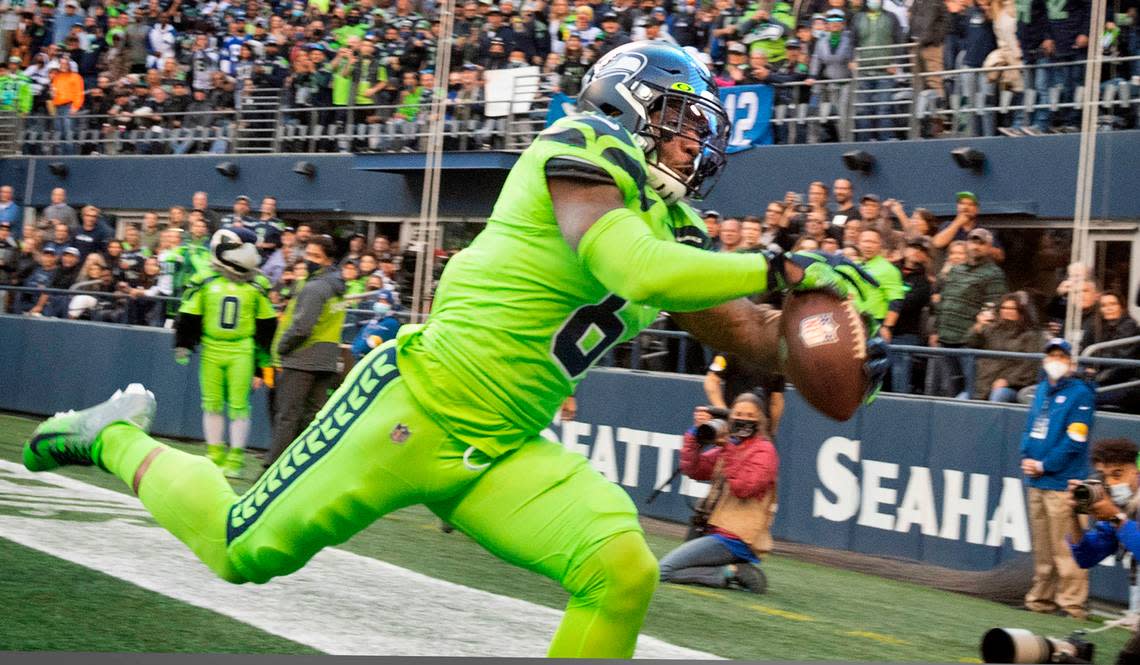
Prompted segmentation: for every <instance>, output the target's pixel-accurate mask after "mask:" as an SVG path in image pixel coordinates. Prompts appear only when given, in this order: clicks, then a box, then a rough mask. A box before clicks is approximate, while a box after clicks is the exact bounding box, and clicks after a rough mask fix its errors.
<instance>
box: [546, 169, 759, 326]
mask: <svg viewBox="0 0 1140 665" xmlns="http://www.w3.org/2000/svg"><path fill="white" fill-rule="evenodd" d="M547 183H548V187H549V189H550V197H551V200H552V201H553V203H554V215H555V217H556V218H557V220H558V226H559V228H560V229H561V231H562V235H563V236H564V237H565V238H566V241H567V242H568V243H569V244H570V247H571V248H573V249H574V250H575V251H577V253H578V256H579V258H580V259H581V260H582V262H583V263H584V264H585V265H586V267H587V268H588V269H589V270H590V272H591V273H592V274H593V275H594V277H596V278H597V279H598V281H599V282H601V283H602V284H603V285H604V286H605V287H606V288H607V289H609V290H610V291H612V292H613V293H616V294H617V295H619V296H621V297H622V298H625V299H626V300H629V301H632V302H636V303H640V304H644V305H650V306H653V307H657V308H660V309H666V310H670V311H680V312H684V311H695V310H703V309H708V308H709V307H713V306H715V305H718V304H720V303H723V302H726V301H729V300H733V299H735V298H741V297H743V296H748V295H752V294H755V293H761V292H763V291H764V290H765V289H766V288H767V285H768V271H767V267H768V264H767V261H766V260H765V259H764V257H763V256H761V255H759V254H716V253H713V252H706V251H704V250H701V249H697V248H695V247H689V246H687V245H682V244H679V243H677V242H674V241H672V240H662V239H660V238H657V237H655V236H654V235H653V234H652V232H651V231H650V229H649V226H647V225H646V223H645V221H644V220H643V219H642V218H641V217H640V216H639V215H638V214H637V213H636V212H634V211H633V210H630V209H629V208H627V207H626V203H625V200H624V199H623V198H622V195H621V192H620V191H619V190H618V188H617V186H615V185H614V184H612V183H605V182H599V181H598V180H586V179H582V178H566V177H551V178H548V180H547Z"/></svg>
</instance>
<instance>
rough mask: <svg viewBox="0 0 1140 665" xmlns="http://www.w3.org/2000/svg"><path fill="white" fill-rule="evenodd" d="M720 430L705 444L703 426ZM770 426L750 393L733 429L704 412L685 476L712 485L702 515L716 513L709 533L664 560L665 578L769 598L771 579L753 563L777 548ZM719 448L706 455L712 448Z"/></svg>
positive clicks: (692, 432) (698, 416)
mask: <svg viewBox="0 0 1140 665" xmlns="http://www.w3.org/2000/svg"><path fill="white" fill-rule="evenodd" d="M701 425H712V426H713V427H711V428H710V427H706V428H703V429H702V431H703V432H708V431H709V430H710V429H712V430H714V431H715V432H716V433H715V439H714V440H708V439H707V438H705V437H702V439H698V428H699V427H700V426H701ZM767 431H768V422H767V419H766V418H765V417H764V409H763V405H762V404H761V402H760V399H759V398H757V397H756V396H755V395H753V394H752V393H744V394H743V395H740V396H739V397H737V398H736V401H735V402H733V404H732V413H731V416H730V419H729V421H728V423H727V424H723V425H721V424H719V423H717V421H711V420H710V417H709V413H708V411H707V410H706V409H698V410H697V412H696V413H695V414H694V417H693V427H692V428H691V429H689V431H687V432H685V444H684V447H682V448H681V471H682V472H683V473H684V474H685V475H686V476H688V477H690V478H692V479H693V480H710V481H712V487H711V488H710V489H709V494H708V496H707V497H706V498H705V500H704V501H703V502H702V503H701V507H700V508H699V509H698V512H700V513H703V514H704V515H707V516H708V521H707V526H705V528H704V530H703V532H704V534H705V535H702V536H700V537H699V538H695V539H693V540H690V541H688V542H686V543H685V544H683V545H681V546H680V547H678V548H677V549H675V550H673V551H672V552H670V553H668V554H666V555H665V557H664V558H663V559H661V562H660V567H661V581H662V582H674V583H677V584H703V585H705V586H711V587H718V588H725V587H727V586H729V585H730V584H731V583H733V582H735V583H737V584H739V585H740V586H742V587H744V588H745V589H748V590H749V591H752V592H754V593H764V592H765V591H766V590H767V587H768V582H767V580H766V579H765V577H764V573H763V572H762V571H761V570H760V569H759V568H758V567H756V566H754V565H753V564H755V563H759V562H760V558H759V556H758V555H760V554H765V553H767V552H769V551H770V550H771V549H772V533H771V526H772V518H773V516H774V514H775V511H776V471H777V468H778V466H779V459H778V458H777V456H776V448H775V446H773V445H772V442H771V441H770V440H769V438H768V434H767ZM709 444H714V445H712V447H711V448H709V449H708V450H706V451H703V452H702V450H701V449H702V447H703V446H704V445H709Z"/></svg>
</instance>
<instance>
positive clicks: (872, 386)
mask: <svg viewBox="0 0 1140 665" xmlns="http://www.w3.org/2000/svg"><path fill="white" fill-rule="evenodd" d="M868 318H870V317H864V320H866V319H868ZM872 320H873V319H872ZM867 330H868V332H870V330H871V329H870V328H868V329H867ZM890 369H891V358H890V356H889V355H887V343H886V341H885V340H883V338H882V337H879V336H878V335H875V336H874V337H868V338H867V360H866V361H865V362H864V363H863V371H864V372H866V373H867V394H866V396H865V397H864V398H863V403H864V404H870V403H871V402H874V401H875V398H876V397H878V396H879V391H880V390H882V388H883V380H884V379H886V378H887V372H888V371H890Z"/></svg>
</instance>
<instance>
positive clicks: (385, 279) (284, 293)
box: [0, 186, 409, 341]
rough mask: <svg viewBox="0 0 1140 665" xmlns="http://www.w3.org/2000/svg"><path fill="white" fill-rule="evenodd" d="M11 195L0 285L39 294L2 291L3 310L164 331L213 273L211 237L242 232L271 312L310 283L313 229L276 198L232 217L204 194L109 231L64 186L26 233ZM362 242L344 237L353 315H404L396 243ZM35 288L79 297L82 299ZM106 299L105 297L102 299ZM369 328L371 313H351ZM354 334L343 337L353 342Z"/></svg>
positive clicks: (1, 217) (404, 279)
mask: <svg viewBox="0 0 1140 665" xmlns="http://www.w3.org/2000/svg"><path fill="white" fill-rule="evenodd" d="M11 199H12V189H11V187H9V186H4V187H0V284H4V285H11V286H20V287H30V288H34V289H37V291H22V292H15V291H12V292H5V291H0V312H10V313H13V314H23V315H28V316H46V317H57V318H68V319H73V320H91V321H101V322H107V323H128V324H132V325H146V326H167V325H169V321H170V320H171V319H172V318H173V317H175V316H176V314H177V311H178V298H179V297H180V295H181V292H182V289H183V286H184V285H185V284H187V283H188V282H189V280H190V279H191V278H192V277H193V276H195V275H196V274H199V273H203V272H207V271H210V270H211V265H210V257H211V253H210V238H211V236H212V234H213V232H214V231H216V230H217V229H220V228H232V227H235V226H240V227H245V228H247V229H249V230H251V231H253V232H254V233H256V234H257V237H258V243H257V246H258V249H259V250H260V252H261V257H262V263H261V272H262V273H263V274H264V275H265V276H266V278H268V280H269V283H270V284H271V285H272V290H271V291H270V292H269V297H270V300H272V301H273V303H274V305H276V306H278V307H279V308H281V309H284V307H285V305H286V304H287V303H288V302H289V300H290V298H292V297H293V296H294V295H295V294H296V290H297V287H298V285H300V284H301V283H303V282H304V280H305V278H306V277H307V270H308V269H307V268H306V263H305V258H304V249H305V245H306V243H307V241H308V240H309V238H310V237H312V236H313V226H312V225H311V224H304V223H302V224H297V225H296V226H295V227H293V226H287V225H286V224H285V223H284V222H282V221H281V220H280V219H279V218H278V217H277V208H276V204H277V202H276V199H274V198H273V197H271V196H267V197H264V198H263V199H262V200H261V203H260V206H259V208H258V210H257V211H256V212H254V211H253V210H252V208H251V205H250V203H251V202H250V199H249V197H247V196H239V197H237V199H236V200H235V201H234V202H233V205H232V208H231V210H230V211H229V212H228V213H225V214H219V212H218V211H217V210H215V209H213V208H211V207H210V203H209V200H208V196H207V194H206V193H205V192H197V193H195V194H194V195H193V197H192V198H191V202H190V205H189V206H181V205H176V206H173V207H171V208H169V209H168V210H166V211H163V213H162V214H160V213H158V212H146V213H144V214H143V217H142V220H141V223H138V224H134V223H118V224H111V223H110V222H109V221H108V219H107V218H106V217H105V216H104V215H103V214H102V212H101V211H100V210H99V209H98V208H96V207H95V206H91V205H87V206H83V207H82V208H81V209H80V210H79V212H78V214H77V213H76V210H75V208H73V207H72V206H70V205H69V204H68V201H67V192H66V190H64V189H63V188H57V189H55V190H53V191H52V203H51V205H49V206H46V207H45V208H44V209H43V211H42V212H41V213H40V215H39V216H38V217H37V218H36V219H37V221H36V222H35V223H34V224H28V225H24V224H23V223H22V216H21V215H20V214H19V213H20V210H19V206H18V205H16V204H15V203H13V202H12V200H11ZM365 243H366V238H365V236H364V235H362V234H359V233H357V234H353V235H351V236H349V237H347V238H345V239H344V243H343V245H344V252H343V257H342V258H341V259H340V270H341V276H342V278H343V279H344V281H345V287H346V292H345V295H346V297H352V296H356V297H355V298H351V301H350V305H349V308H350V309H355V310H364V311H372V310H373V309H374V305H375V303H376V302H377V301H378V300H383V301H385V302H386V303H388V305H389V306H390V308H391V309H393V310H396V311H398V310H399V308H400V305H401V302H402V301H406V298H402V297H401V292H402V291H408V290H409V289H408V285H409V280H408V276H407V275H406V274H403V273H401V272H400V270H399V266H400V265H401V263H402V262H403V256H402V255H401V253H400V247H399V244H398V243H394V242H390V241H389V240H388V239H387V238H386V237H384V236H376V237H375V238H373V241H372V244H371V246H370V247H366V246H365ZM39 289H58V290H68V291H77V292H81V293H79V294H76V295H72V294H67V293H59V292H56V291H51V290H49V291H46V292H39V291H38V290H39ZM103 294H105V295H103ZM351 316H352V319H353V320H355V319H360V323H361V324H362V325H363V324H365V323H366V321H367V319H368V318H369V317H368V315H367V314H364V313H361V314H354V315H351ZM354 333H355V327H353V328H350V329H347V330H346V336H347V337H346V341H351V340H352V335H353V334H354Z"/></svg>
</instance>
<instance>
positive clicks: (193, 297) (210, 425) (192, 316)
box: [174, 220, 277, 478]
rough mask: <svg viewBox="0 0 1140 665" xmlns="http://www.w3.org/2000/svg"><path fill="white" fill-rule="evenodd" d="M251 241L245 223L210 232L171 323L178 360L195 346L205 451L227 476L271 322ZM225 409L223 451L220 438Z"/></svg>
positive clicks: (244, 436) (240, 455) (236, 471)
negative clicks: (205, 259)
mask: <svg viewBox="0 0 1140 665" xmlns="http://www.w3.org/2000/svg"><path fill="white" fill-rule="evenodd" d="M199 222H200V223H201V220H199ZM243 236H247V237H243ZM256 241H257V238H256V236H254V235H253V234H252V233H251V232H249V231H247V230H245V229H233V230H229V229H223V230H221V231H218V232H217V233H215V234H214V237H213V238H211V239H210V248H209V251H210V264H211V266H212V269H208V270H206V271H204V272H199V273H198V274H196V275H195V276H194V277H192V278H191V279H190V281H189V282H188V283H187V285H186V290H185V291H184V292H183V294H182V306H181V307H180V308H179V310H178V319H177V321H176V322H175V328H174V331H175V335H174V346H175V349H174V354H175V360H176V362H178V364H180V365H185V364H187V363H188V362H189V361H190V353H191V351H192V350H193V349H194V347H196V346H198V344H199V343H201V345H202V352H201V358H200V359H199V364H198V370H199V373H198V384H199V387H200V390H201V394H202V431H203V433H204V434H205V436H206V455H207V456H208V457H209V458H210V460H211V461H213V462H214V463H215V464H217V465H218V466H221V467H222V469H223V471H224V473H225V475H226V476H227V477H229V478H240V477H241V472H242V468H243V466H244V464H245V445H246V443H247V442H248V440H249V427H250V423H249V391H250V386H251V384H252V381H253V377H254V368H255V366H256V365H257V364H258V358H259V357H260V358H261V359H262V360H263V361H264V359H267V358H268V350H269V344H270V343H271V342H272V340H273V333H274V332H275V331H276V329H277V313H276V312H275V311H274V310H273V303H271V302H269V295H268V294H269V284H268V280H266V279H265V277H264V276H263V275H262V274H261V273H259V272H258V270H257V264H258V262H259V261H260V259H261V257H260V256H259V255H258V252H257V246H256V245H255V244H254V243H255V242H256ZM227 411H228V414H229V417H230V438H229V451H228V452H227V451H226V444H225V438H224V436H225V429H226V413H227Z"/></svg>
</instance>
